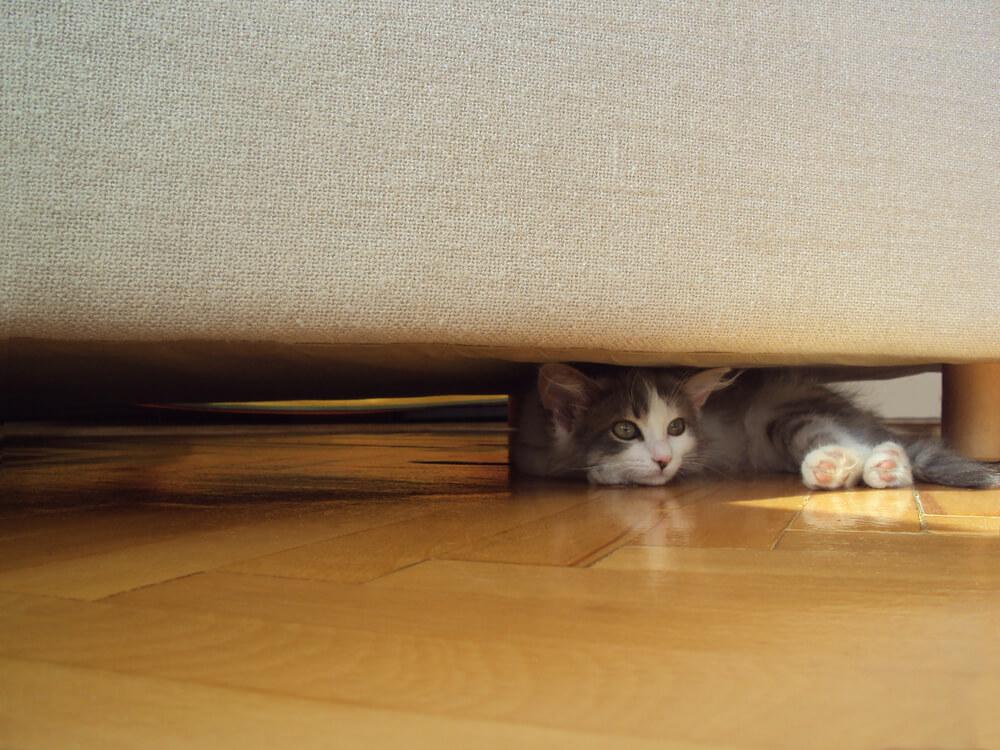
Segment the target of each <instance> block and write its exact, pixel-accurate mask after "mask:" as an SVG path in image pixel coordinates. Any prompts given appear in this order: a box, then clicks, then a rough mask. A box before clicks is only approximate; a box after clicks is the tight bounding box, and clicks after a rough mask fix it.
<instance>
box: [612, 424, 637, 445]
mask: <svg viewBox="0 0 1000 750" xmlns="http://www.w3.org/2000/svg"><path fill="white" fill-rule="evenodd" d="M611 433H612V434H613V435H614V436H615V437H616V438H618V439H619V440H635V439H636V438H637V437H639V428H638V427H637V426H636V424H635V422H629V421H628V420H627V419H623V420H622V421H621V422H615V423H614V424H613V425H611Z"/></svg>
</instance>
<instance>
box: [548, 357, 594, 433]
mask: <svg viewBox="0 0 1000 750" xmlns="http://www.w3.org/2000/svg"><path fill="white" fill-rule="evenodd" d="M600 394H601V387H600V386H599V385H598V384H597V382H596V381H595V380H592V379H591V378H589V377H587V376H586V375H584V374H583V373H582V372H580V371H579V370H577V369H575V368H573V367H570V366H569V365H561V364H548V365H542V366H541V367H540V368H539V370H538V395H539V396H540V397H541V399H542V406H544V407H545V408H546V409H548V410H549V411H550V412H552V414H553V415H554V416H555V418H556V421H557V422H558V423H559V425H560V426H561V427H563V428H565V429H566V430H571V429H573V422H574V421H575V420H576V417H577V415H578V414H579V413H580V412H582V411H584V410H585V409H586V408H587V407H588V406H590V405H591V404H592V403H593V402H594V401H595V400H596V399H597V397H598V396H599V395H600Z"/></svg>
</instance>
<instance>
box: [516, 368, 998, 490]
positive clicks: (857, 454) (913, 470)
mask: <svg viewBox="0 0 1000 750" xmlns="http://www.w3.org/2000/svg"><path fill="white" fill-rule="evenodd" d="M511 456H512V460H513V463H514V466H515V468H516V469H517V470H519V471H522V472H524V473H526V474H534V475H537V476H555V477H580V478H586V479H587V480H589V481H590V482H592V483H594V484H648V485H660V484H666V483H667V482H669V481H670V480H672V479H673V478H674V477H677V476H684V475H694V474H703V473H707V474H711V475H723V476H743V475H748V474H761V473H772V472H792V473H800V474H801V475H802V480H803V482H805V484H806V486H807V487H810V488H813V489H838V488H843V487H852V486H854V485H856V484H858V483H861V482H863V483H864V484H866V485H868V486H869V487H902V486H906V485H910V484H912V483H913V481H914V479H916V480H919V481H923V482H931V483H935V484H944V485H951V486H955V487H997V486H1000V471H998V470H997V469H995V468H993V467H991V466H989V465H988V464H983V463H980V462H978V461H972V460H970V459H966V458H963V457H961V456H959V455H957V454H955V453H952V452H951V451H949V450H948V449H946V448H945V447H944V446H943V445H941V443H940V442H939V441H937V440H929V439H914V438H910V437H905V436H902V435H898V434H896V433H894V432H892V431H891V430H890V429H889V428H887V427H885V426H884V425H883V424H882V423H881V422H880V421H879V419H878V417H876V416H875V415H874V414H872V413H871V412H868V411H865V410H864V409H861V408H860V407H858V406H857V405H855V404H854V403H852V402H851V400H850V399H848V398H847V397H845V396H844V395H842V394H840V393H837V392H836V391H834V390H832V389H830V388H828V387H827V386H825V385H822V384H820V383H818V382H815V381H812V380H810V379H809V378H808V377H807V376H805V375H802V374H800V373H794V372H790V371H780V370H747V371H745V372H742V373H740V372H737V371H733V370H730V369H728V368H718V369H714V370H702V371H700V372H691V371H685V370H667V369H660V370H656V369H643V368H595V369H593V370H592V371H589V370H588V372H584V371H583V370H581V369H577V368H574V367H570V366H569V365H563V364H549V365H543V366H542V367H541V368H540V369H539V372H538V381H537V388H533V389H531V391H530V392H529V393H528V394H527V395H526V397H525V399H524V401H523V406H522V409H521V414H520V421H519V427H518V433H517V435H516V436H515V439H514V443H513V448H512V454H511Z"/></svg>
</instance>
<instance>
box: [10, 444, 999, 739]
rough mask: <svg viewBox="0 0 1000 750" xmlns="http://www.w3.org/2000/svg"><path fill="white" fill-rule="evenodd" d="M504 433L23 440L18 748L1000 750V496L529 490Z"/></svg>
mask: <svg viewBox="0 0 1000 750" xmlns="http://www.w3.org/2000/svg"><path fill="white" fill-rule="evenodd" d="M506 440H507V437H506V432H505V429H504V428H502V427H500V426H495V427H489V426H487V427H472V428H470V427H461V426H459V427H448V426H443V427H435V428H420V427H416V428H410V429H407V430H400V429H398V428H397V429H392V430H390V429H387V428H374V427H373V428H358V427H353V428H351V430H350V431H345V430H339V431H337V430H333V429H331V428H319V427H308V428H305V427H303V428H284V427H282V428H277V427H269V428H212V429H209V428H173V429H129V430H118V429H114V428H104V429H77V430H54V429H49V430H47V431H46V432H45V433H44V434H40V433H37V432H35V433H26V432H25V431H24V430H23V429H22V430H14V431H13V432H12V433H10V434H8V438H7V444H6V446H5V456H4V466H3V474H2V490H3V503H2V505H0V601H2V607H0V670H2V671H0V675H2V679H0V746H2V747H18V748H20V747H26V748H35V747H67V746H84V747H91V746H92V747H102V748H105V747H115V746H125V747H135V746H144V747H150V746H151V747H156V746H166V747H177V746H185V747H246V746H248V745H255V746H295V747H333V746H336V747H353V746H365V747H383V746H384V747H407V748H412V747H422V746H427V747H430V746H435V747H439V746H467V747H494V746H495V747H510V746H518V747H540V748H541V747H544V748H550V747H561V746H566V747H570V746H572V747H574V748H578V747H630V748H631V747H646V746H648V747H699V748H704V747H710V748H723V747H726V748H729V747H746V748H750V747H782V748H803V747H821V748H838V749H839V748H845V747H851V748H854V747H872V748H877V747H961V748H989V747H1000V712H997V710H996V706H997V705H998V704H1000V636H998V633H1000V524H998V521H1000V491H978V492H973V491H960V490H948V489H944V488H937V487H917V488H915V489H913V490H892V491H877V490H860V491H852V492H840V493H809V492H808V491H807V490H806V489H805V488H803V487H802V486H801V485H800V484H799V483H798V482H797V481H796V479H795V478H794V477H776V478H766V479H760V480H755V481H746V482H735V481H725V482H723V481H717V482H691V483H679V484H676V485H673V486H669V487H663V488H622V489H618V488H591V487H587V486H584V485H576V484H571V483H559V482H534V481H532V482H527V481H516V482H513V483H512V482H511V481H510V479H509V477H508V472H507V466H506Z"/></svg>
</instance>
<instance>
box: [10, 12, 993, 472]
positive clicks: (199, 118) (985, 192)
mask: <svg viewBox="0 0 1000 750" xmlns="http://www.w3.org/2000/svg"><path fill="white" fill-rule="evenodd" d="M4 13H5V19H4V23H3V31H2V34H3V40H2V41H3V45H2V51H0V55H2V56H3V69H4V71H5V73H4V76H5V79H6V81H5V84H6V85H5V94H4V96H5V112H6V114H5V116H4V126H3V127H4V131H5V132H4V145H5V149H6V154H5V158H4V159H3V167H2V168H3V170H4V174H3V179H2V181H0V191H2V200H0V205H2V212H3V217H4V225H5V230H4V232H3V236H4V239H3V242H4V244H5V250H4V255H5V257H6V259H7V262H6V263H5V266H6V268H5V273H4V287H5V288H4V294H3V299H4V302H3V322H4V327H5V337H6V340H7V350H6V356H5V359H6V363H5V371H6V372H7V387H6V388H5V391H6V392H7V394H8V402H7V405H6V409H7V414H8V416H9V417H13V418H32V417H34V416H37V415H39V414H49V415H51V414H52V413H57V414H58V413H66V410H71V409H72V408H73V404H81V403H87V404H105V405H107V404H112V403H116V402H129V403H133V402H141V401H145V400H159V401H164V400H171V399H173V400H185V401H190V400H198V399H203V400H212V399H219V398H227V399H240V398H257V399H259V398H299V397H310V398H318V397H324V396H334V395H336V396H345V395H347V396H353V395H357V396H360V395H376V394H377V395H391V394H393V393H404V392H406V393H413V392H425V393H432V392H440V391H446V390H450V391H455V390H462V391H480V392H483V391H496V390H497V389H509V388H511V387H512V386H511V384H512V383H514V382H516V381H517V380H518V379H519V378H520V377H522V376H523V375H524V373H525V372H526V371H527V370H528V369H529V368H530V366H531V364H532V363H536V362H544V361H555V360H578V361H596V362H611V363H623V364H624V363H628V364H647V365H659V364H684V365H698V366H702V365H716V364H731V365H739V366H756V365H765V364H766V365H836V366H868V367H872V366H877V367H884V366H893V367H901V366H906V367H925V368H926V367H940V366H945V378H946V386H945V395H946V404H945V406H946V416H945V420H946V425H945V428H946V432H947V433H948V434H949V435H950V437H951V439H952V440H953V441H954V442H956V443H957V444H958V445H960V446H961V447H963V449H965V450H966V451H967V452H971V453H975V454H977V455H980V456H981V457H989V456H992V454H994V453H995V454H996V455H995V456H993V457H995V458H1000V416H998V415H1000V396H998V386H997V385H996V383H997V378H1000V369H998V364H997V363H1000V262H998V253H1000V182H998V174H1000V172H998V160H997V154H998V153H1000V138H998V135H1000V89H998V86H997V81H998V80H1000V57H998V56H997V54H996V48H997V43H998V37H997V29H998V28H1000V10H998V8H997V6H996V5H995V4H990V3H937V2H904V3H894V4H891V5H889V4H884V3H868V2H862V1H860V0H845V1H844V2H839V3H821V2H813V1H810V2H801V3H798V2H797V3H742V2H736V3H722V4H717V3H701V2H678V3H659V2H639V3H628V4H616V3H603V2H594V1H591V0H563V1H561V2H550V3H549V2H546V3H536V2H530V3H520V2H518V3H506V2H493V3H490V2H487V3H467V4H455V3H450V2H435V1H433V0H418V1H416V2H407V3H397V2H364V3H355V2H344V3H318V2H317V3H309V2H306V3H297V4H290V3H285V2H277V1H275V0H270V1H267V0H265V1H261V2H255V3H249V4H217V3H207V2H192V3H171V2H158V1H153V2H143V3H137V2H126V3H102V2H97V3H89V2H88V3H84V2H74V1H69V2H52V3H35V2H14V3H11V4H8V6H7V7H6V8H5V11H4ZM949 394H950V395H949ZM994 405H996V406H997V408H993V406H994ZM991 409H992V412H991ZM949 415H950V416H949ZM956 415H958V416H956ZM959 416H960V418H958V417H959ZM963 441H964V442H963ZM991 441H992V442H991Z"/></svg>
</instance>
